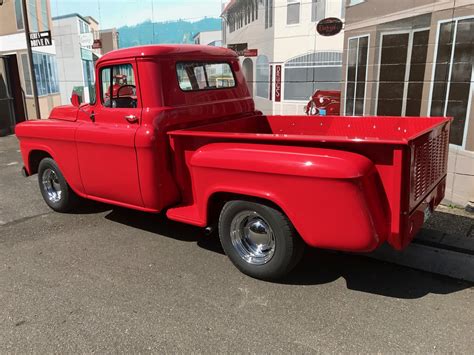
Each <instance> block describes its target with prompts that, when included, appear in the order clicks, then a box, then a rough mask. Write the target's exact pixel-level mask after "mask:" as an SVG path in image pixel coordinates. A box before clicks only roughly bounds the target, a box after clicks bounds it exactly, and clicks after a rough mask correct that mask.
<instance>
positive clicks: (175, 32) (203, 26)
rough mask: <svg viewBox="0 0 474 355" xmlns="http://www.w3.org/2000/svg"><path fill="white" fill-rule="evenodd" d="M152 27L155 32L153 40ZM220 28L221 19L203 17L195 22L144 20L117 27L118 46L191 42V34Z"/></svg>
mask: <svg viewBox="0 0 474 355" xmlns="http://www.w3.org/2000/svg"><path fill="white" fill-rule="evenodd" d="M153 28H154V32H155V36H154V40H153ZM220 29H221V19H219V18H212V17H209V18H204V19H202V20H199V21H196V22H190V21H184V20H178V21H169V22H155V23H154V26H153V22H151V21H145V22H142V23H139V24H137V25H135V26H124V27H120V28H118V32H119V46H120V48H126V47H133V46H138V45H144V44H160V43H193V36H194V35H195V34H196V33H198V32H202V31H216V30H220Z"/></svg>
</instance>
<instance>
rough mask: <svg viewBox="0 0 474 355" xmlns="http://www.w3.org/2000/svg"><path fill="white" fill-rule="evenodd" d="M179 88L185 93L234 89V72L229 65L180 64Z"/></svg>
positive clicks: (178, 67)
mask: <svg viewBox="0 0 474 355" xmlns="http://www.w3.org/2000/svg"><path fill="white" fill-rule="evenodd" d="M176 74H177V77H178V83H179V87H180V89H181V90H183V91H200V90H215V89H225V88H233V87H235V86H236V80H235V75H234V72H233V71H232V68H231V66H230V64H229V63H205V62H179V63H177V64H176Z"/></svg>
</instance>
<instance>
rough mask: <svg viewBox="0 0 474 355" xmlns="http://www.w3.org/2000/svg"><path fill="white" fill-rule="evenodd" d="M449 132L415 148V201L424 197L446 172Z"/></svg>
mask: <svg viewBox="0 0 474 355" xmlns="http://www.w3.org/2000/svg"><path fill="white" fill-rule="evenodd" d="M448 138H449V137H448V131H446V130H443V131H442V132H441V133H440V134H439V135H438V136H436V137H432V138H430V139H428V140H427V141H426V142H425V143H423V144H422V145H419V146H416V147H415V171H414V174H415V185H414V192H415V200H418V199H419V198H420V197H422V196H424V195H425V194H426V193H427V192H428V191H430V190H431V188H432V187H433V185H434V184H435V183H437V182H438V180H439V179H440V178H441V177H442V176H443V175H444V174H445V172H446V164H447V159H448V149H447V148H448Z"/></svg>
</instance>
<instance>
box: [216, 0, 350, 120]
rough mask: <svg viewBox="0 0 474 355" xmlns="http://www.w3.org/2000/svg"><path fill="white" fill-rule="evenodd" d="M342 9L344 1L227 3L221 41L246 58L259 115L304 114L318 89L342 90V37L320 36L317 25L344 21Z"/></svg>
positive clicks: (246, 71)
mask: <svg viewBox="0 0 474 355" xmlns="http://www.w3.org/2000/svg"><path fill="white" fill-rule="evenodd" d="M344 10H345V1H343V0H232V1H229V2H228V3H227V4H226V6H225V8H224V11H223V14H222V17H223V19H224V24H223V42H224V45H225V46H227V47H229V48H232V49H234V50H236V51H238V52H239V54H241V55H242V57H241V63H242V66H243V70H244V74H245V77H246V78H247V81H248V82H249V88H250V91H251V93H253V95H254V98H255V102H256V105H257V108H258V109H259V110H261V111H263V112H264V113H266V114H272V113H273V114H283V115H285V114H293V115H294V114H303V113H304V105H305V104H306V103H307V102H308V98H309V97H310V96H311V95H312V94H313V93H314V91H315V90H317V89H323V90H340V88H341V80H342V52H343V44H344V34H343V33H342V31H341V33H339V34H337V35H335V36H331V37H324V36H321V35H319V34H318V33H317V31H316V24H317V23H318V21H319V20H321V19H323V18H327V17H336V18H341V19H343V18H344ZM255 50H256V51H255Z"/></svg>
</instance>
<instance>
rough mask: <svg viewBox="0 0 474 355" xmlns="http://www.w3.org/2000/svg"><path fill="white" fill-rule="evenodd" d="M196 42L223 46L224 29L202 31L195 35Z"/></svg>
mask: <svg viewBox="0 0 474 355" xmlns="http://www.w3.org/2000/svg"><path fill="white" fill-rule="evenodd" d="M193 40H194V44H202V45H206V46H218V47H219V46H222V31H201V32H198V33H196V34H195V35H194V37H193Z"/></svg>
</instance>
